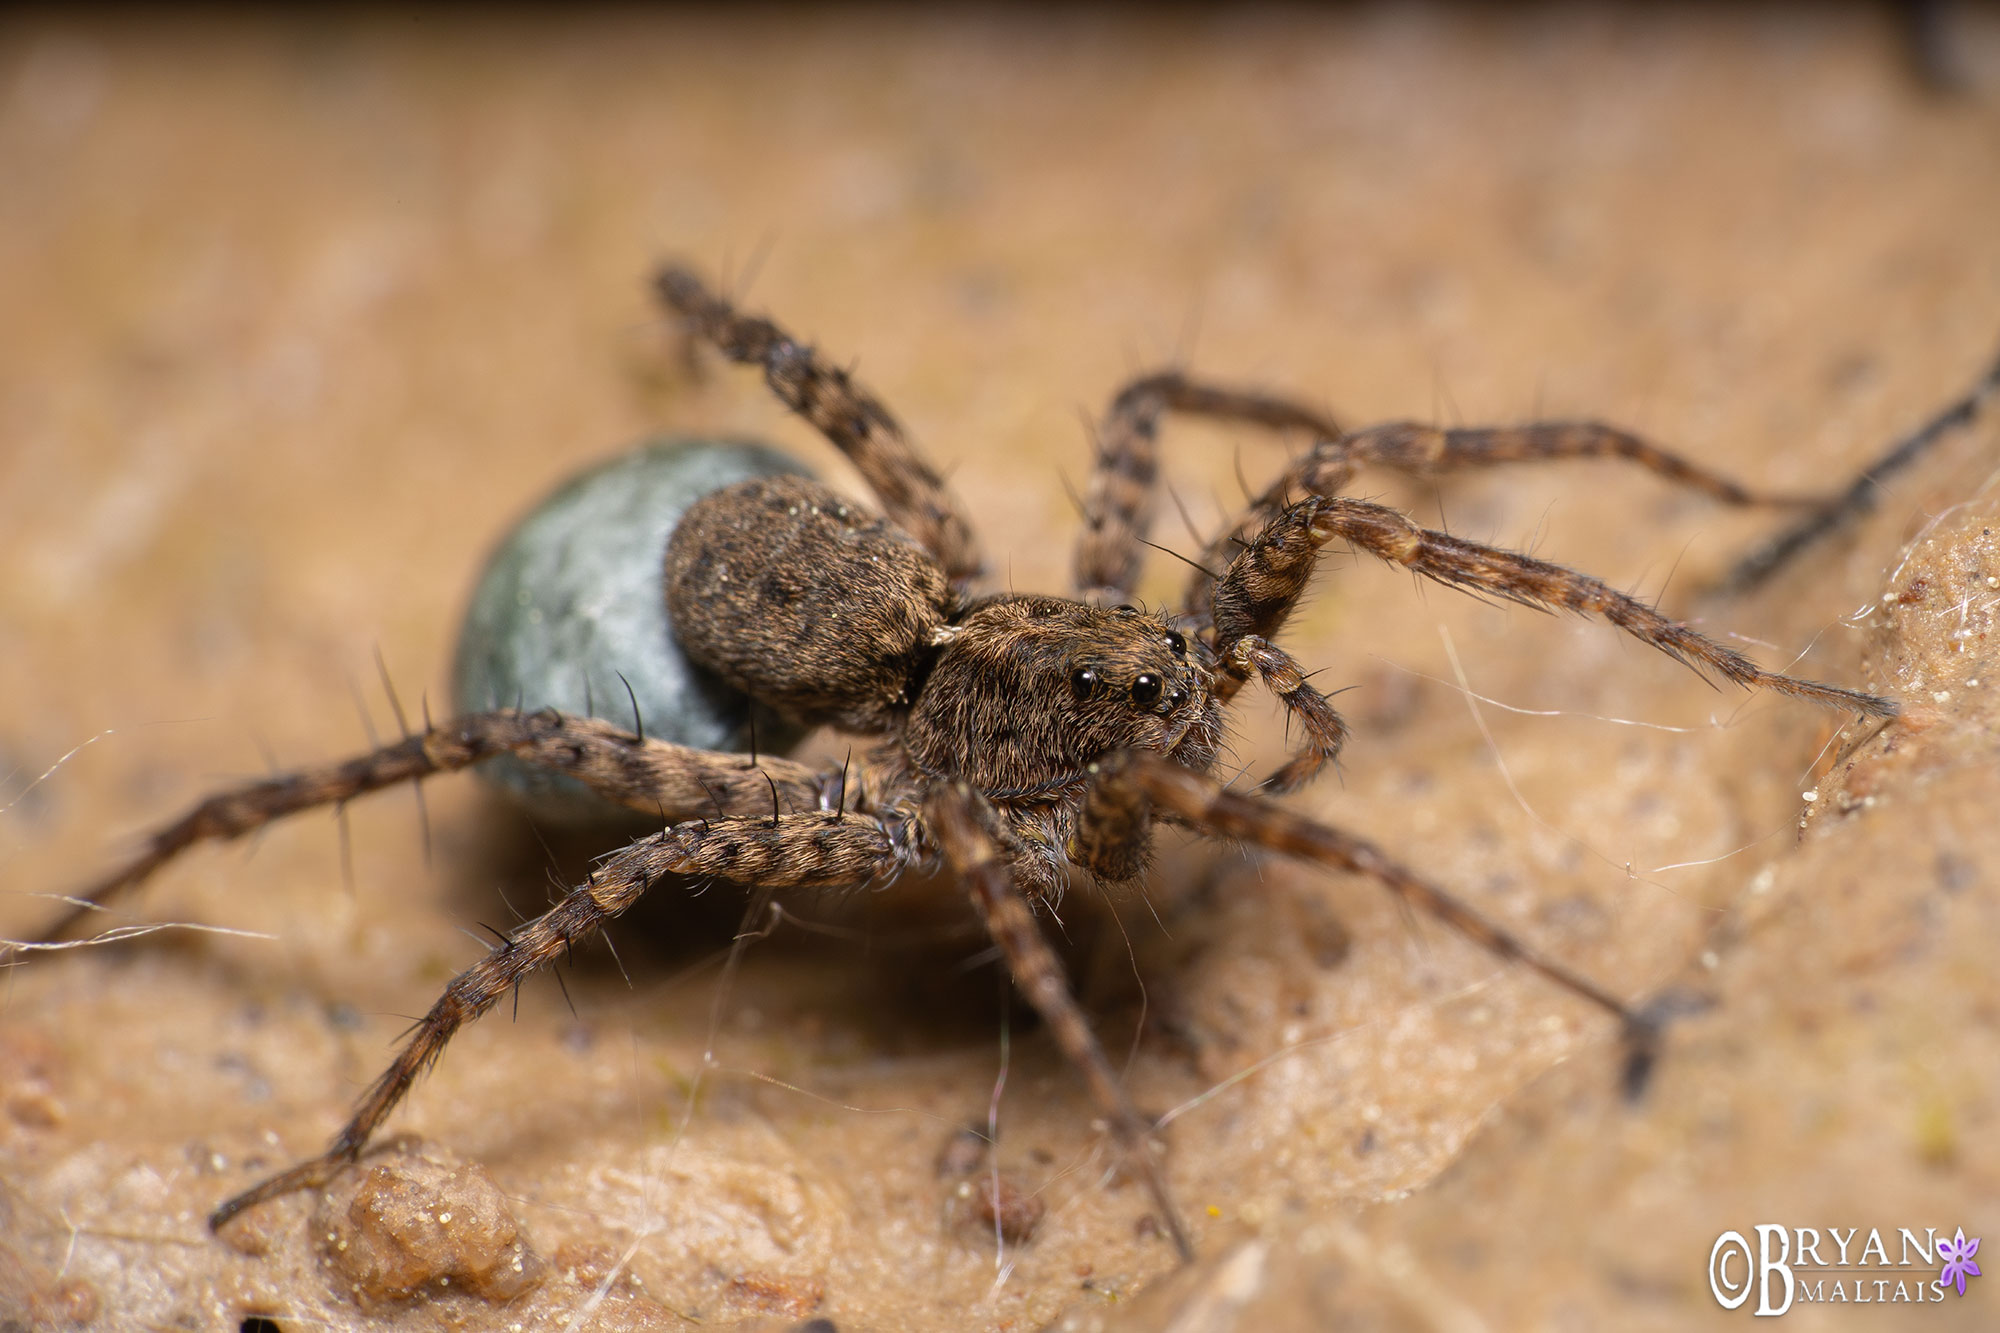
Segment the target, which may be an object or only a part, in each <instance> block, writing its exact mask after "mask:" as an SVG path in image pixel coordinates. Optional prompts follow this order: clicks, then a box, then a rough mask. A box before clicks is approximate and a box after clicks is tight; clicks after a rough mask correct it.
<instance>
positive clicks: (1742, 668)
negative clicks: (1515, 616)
mask: <svg viewBox="0 0 2000 1333" xmlns="http://www.w3.org/2000/svg"><path fill="white" fill-rule="evenodd" d="M1336 538H1338V539H1341V540H1344V541H1347V542H1349V543H1350V544H1352V545H1353V546H1355V547H1356V548H1358V549H1360V550H1364V551H1367V552H1368V553H1369V554H1371V555H1374V556H1378V557H1380V558H1381V559H1383V560H1387V561H1389V562H1391V563H1393V564H1399V565H1402V566H1403V567H1404V568H1406V569H1409V570H1410V571H1411V572H1413V573H1416V574H1421V575H1423V576H1424V577H1425V578H1428V579H1432V580H1434V581H1436V582H1438V583H1443V584H1446V585H1448V586H1450V587H1454V588H1459V589H1462V590H1464V591H1468V592H1472V593H1487V594H1491V595H1493V596H1496V597H1501V598H1505V599H1506V600H1508V601H1511V602H1518V603H1520V604H1521V605H1523V606H1530V607H1535V608H1537V609H1539V610H1545V611H1556V610H1563V611H1574V612H1576V613H1578V614H1580V615H1589V616H1597V617H1600V618H1602V619H1604V620H1606V621H1608V622H1609V623H1611V624H1612V625H1614V626H1616V627H1617V628H1619V629H1621V630H1623V631H1625V633H1627V634H1629V635H1631V636H1632V637H1633V638H1635V639H1638V640H1639V641H1640V642H1642V643H1647V644H1650V645H1652V646H1653V647H1655V648H1657V649H1659V650H1660V651H1661V652H1663V653H1666V654H1667V655H1668V656H1669V657H1672V658H1675V659H1676V660H1678V661H1680V662H1682V663H1684V664H1685V665H1687V666H1689V667H1691V668H1693V669H1694V670H1695V671H1697V672H1703V673H1708V672H1712V673H1714V674H1715V675H1718V676H1721V677H1723V678H1724V679H1725V680H1730V681H1733V682H1735V683H1736V684H1738V685H1742V686H1745V687H1754V688H1759V689H1767V690H1772V691H1775V692H1777V693H1779V694H1788V695H1791V696H1793V697H1794V698H1799V699H1806V700H1810V701H1811V702H1813V703H1817V704H1824V705H1826V706H1827V707H1830V708H1847V709H1853V710H1854V711H1855V712H1857V713H1861V714H1864V715H1866V716H1869V717H1895V716H1897V715H1898V713H1900V711H1901V706H1900V705H1898V704H1897V703H1896V701H1895V700H1893V699H1885V698H1883V697H1882V696H1880V695H1876V694H1867V693H1863V692H1862V691H1859V690H1845V689H1841V688H1839V687H1837V686H1833V685H1823V684H1820V683H1819V682H1817V681H1811V680H1803V679H1800V678H1799V677H1797V676H1787V675H1784V674H1782V673H1780V672H1776V671H1766V670H1765V669H1764V668H1762V667H1760V666H1758V665H1757V664H1756V663H1755V662H1752V661H1751V660H1750V659H1749V658H1747V657H1745V656H1744V655H1743V654H1741V653H1739V652H1737V651H1736V650H1735V649H1733V648H1726V647H1724V646H1723V645H1721V644H1719V643H1717V642H1715V641H1714V640H1713V639H1710V638H1708V637H1707V636H1705V635H1703V634H1701V633H1700V632H1699V631H1697V630H1695V629H1693V628H1691V627H1689V626H1687V625H1684V624H1682V623H1681V622H1679V621H1676V620H1670V619H1668V618H1667V617H1666V616H1663V615H1661V614H1660V613H1659V612H1658V611H1655V610H1654V609H1653V608H1652V607H1650V606H1648V605H1647V604H1646V603H1644V602H1642V601H1640V600H1638V599H1637V598H1635V597H1631V596H1628V595H1627V594H1625V593H1622V592H1619V591H1618V590H1617V589H1616V588H1613V587H1611V586H1610V585H1609V584H1607V583H1605V582H1603V581H1602V580H1601V579H1595V578H1592V577H1591V576H1590V575H1588V574H1580V573H1578V572H1577V571H1576V570H1573V569H1569V568H1567V567H1565V566H1563V565H1558V564H1553V563H1551V562H1549V561H1547V560H1537V559H1535V558H1534V557H1533V556H1528V555H1522V554H1520V553H1518V552H1515V551H1508V550H1503V549H1501V548H1500V547H1496V546H1487V545H1484V544H1482V543H1480V542H1474V541H1467V540H1465V539H1464V538H1462V537H1454V536H1452V535H1451V534H1449V533H1445V532H1436V531H1433V530H1431V529H1429V528H1423V527H1419V526H1417V524H1416V523H1414V522H1413V521H1411V519H1410V518H1409V516H1408V515H1406V514H1404V513H1402V512H1401V511H1400V510H1396V509H1391V508H1389V507H1388V506H1387V505H1379V504H1373V503H1370V502H1369V501H1366V500H1355V499H1350V498H1347V497H1345V496H1335V497H1330V498H1329V497H1324V496H1310V497H1308V498H1306V499H1304V500H1301V501H1300V502H1298V503H1297V504H1295V505H1293V506H1291V507H1290V508H1288V509H1286V510H1285V511H1284V512H1283V513H1282V514H1280V515H1279V516H1278V518H1277V520H1276V521H1274V522H1272V523H1270V524H1268V525H1267V526H1266V527H1265V529H1264V531H1263V533H1261V534H1260V535H1259V537H1258V545H1259V546H1263V545H1268V546H1270V547H1271V548H1272V549H1274V550H1275V551H1277V552H1278V553H1280V555H1281V556H1282V558H1274V559H1272V560H1268V561H1265V562H1262V563H1261V564H1256V565H1251V564H1247V563H1245V560H1239V561H1238V562H1237V564H1236V565H1232V566H1231V569H1230V574H1231V575H1232V576H1233V575H1236V574H1237V573H1238V572H1239V568H1240V569H1241V570H1242V571H1244V574H1245V577H1244V578H1243V579H1242V580H1241V596H1240V598H1238V597H1237V596H1236V590H1234V589H1232V588H1231V585H1230V580H1228V579H1225V581H1224V583H1223V584H1221V585H1219V586H1218V587H1217V589H1216V611H1215V615H1216V620H1217V628H1216V632H1217V634H1218V636H1219V637H1220V636H1222V635H1224V634H1227V633H1235V632H1238V630H1239V629H1240V630H1242V631H1245V632H1256V633H1262V634H1266V635H1269V634H1272V633H1275V632H1276V630H1277V628H1278V626H1279V625H1281V624H1282V623H1283V620H1284V617H1285V616H1286V615H1287V614H1289V612H1290V610H1291V607H1292V605H1293V604H1294V603H1295V602H1296V601H1297V599H1298V595H1299V593H1300V592H1301V591H1303V589H1304V587H1305V584H1306V582H1307V580H1309V579H1310V578H1311V576H1312V565H1313V559H1312V558H1311V557H1312V555H1313V553H1316V552H1317V551H1318V549H1319V548H1320V547H1322V546H1324V545H1325V544H1326V543H1327V542H1330V541H1333V540H1335V539H1336ZM1256 549H1257V547H1255V546H1253V548H1252V551H1246V552H1245V553H1244V556H1245V557H1246V558H1247V557H1249V556H1250V555H1251V554H1253V552H1254V551H1255V550H1256ZM1252 573H1255V574H1256V575H1258V577H1257V578H1252V577H1250V575H1251V574H1252Z"/></svg>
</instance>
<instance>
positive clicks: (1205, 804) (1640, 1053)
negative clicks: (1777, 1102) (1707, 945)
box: [1072, 750, 1659, 1096]
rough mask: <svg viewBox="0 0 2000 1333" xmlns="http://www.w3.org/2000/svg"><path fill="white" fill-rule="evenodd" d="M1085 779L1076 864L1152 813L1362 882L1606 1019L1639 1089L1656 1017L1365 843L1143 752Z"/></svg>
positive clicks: (1097, 768) (1121, 842)
mask: <svg viewBox="0 0 2000 1333" xmlns="http://www.w3.org/2000/svg"><path fill="white" fill-rule="evenodd" d="M1091 774H1092V776H1091V784H1090V787H1089V789H1088V790H1087V791H1086V792H1085V794H1084V800H1083V811H1082V814H1081V815H1080V816H1079V818H1078V820H1077V829H1076V833H1075V835H1074V838H1073V842H1074V847H1073V849H1072V855H1073V856H1074V857H1075V858H1076V859H1077V860H1078V861H1080V862H1082V863H1084V864H1092V865H1096V864H1115V863H1117V862H1118V861H1119V860H1120V858H1121V857H1128V856H1129V855H1130V853H1129V850H1128V847H1129V844H1130V842H1131V840H1132V839H1134V838H1143V837H1144V836H1145V828H1146V823H1147V821H1148V820H1149V818H1150V816H1151V812H1152V811H1153V810H1156V809H1157V810H1162V811H1166V812H1169V813H1171V814H1173V815H1174V816H1176V817H1177V818H1178V819H1180V820H1181V821H1183V822H1185V823H1186V824H1187V825H1188V826H1190V827H1192V828H1194V829H1196V830H1198V831H1200V832H1202V833H1206V834H1209V835H1211V836H1214V837H1221V838H1234V839H1237V840H1239V841H1242V842H1247V843H1251V844H1254V845H1255V846H1259V847H1265V848H1269V849H1270V850H1272V851H1275V852H1282V853H1284V854H1286V855H1288V856H1294V857H1297V858H1299V859H1300V860H1303V861H1311V862H1313V863H1315V864H1318V865H1323V866H1331V867H1333V868H1335V869H1339V870H1347V871H1351V872H1353V873H1355V874H1359V875H1365V876H1367V877H1368V878H1370V879H1372V880H1374V881H1375V882H1376V883H1378V884H1380V885H1382V886H1383V887H1384V888H1386V889H1388V890H1389V891H1390V892H1392V893H1394V894H1396V895H1397V896H1398V897H1400V898H1401V899H1403V900H1404V901H1405V902H1407V903H1409V904H1410V905H1411V906H1412V907H1415V908H1417V909H1418V910H1419V911H1422V912H1425V913H1428V914H1429V915H1430V916H1432V917H1435V918H1436V919H1438V920H1439V921H1442V922H1444V923H1445V924H1446V925H1447V926H1449V927H1451V928H1452V929H1453V930H1455V931H1457V932H1458V933H1459V934H1461V935H1463V936H1465V937H1466V938H1467V939H1469V940H1471V941H1472V942H1473V943H1474V944H1477V945H1478V946H1480V947H1481V948H1483V949H1485V950H1487V951H1488V952H1489V953H1492V954H1494V955H1495V956H1496V957H1499V958H1503V959H1506V960H1508V961H1510V962H1517V963H1521V964H1523V965H1524V966H1526V967H1529V968H1532V969H1533V970H1534V971H1536V972H1539V973H1540V974H1541V975H1542V976H1544V977H1547V978H1548V979H1549V980H1550V981H1553V982H1554V983H1555V984H1556V985H1558V986H1560V987H1562V988H1563V989H1564V990H1566V991H1569V992H1570V993H1571V994H1573V995H1578V996H1581V997H1582V998H1583V999H1585V1000H1588V1001H1589V1002H1590V1003H1591V1004H1593V1005H1595V1006H1597V1007H1598V1008H1600V1009H1602V1010H1604V1011H1605V1012H1606V1013H1608V1014H1610V1015H1611V1016H1612V1017H1614V1018H1616V1019H1617V1020H1618V1023H1619V1027H1620V1030H1621V1031H1622V1033H1623V1034H1624V1038H1625V1045H1626V1053H1625V1067H1624V1072H1623V1082H1624V1086H1625V1088H1626V1091H1627V1093H1628V1094H1629V1095H1635V1096H1636V1095H1637V1094H1638V1092H1639V1091H1640V1090H1641V1089H1643V1088H1644V1086H1645V1081H1646V1077H1647V1074H1648V1073H1649V1072H1650V1070H1651V1068H1652V1063H1653V1060H1654V1058H1655V1056H1656V1054H1657V1051H1658V1044H1659V1025H1658V1022H1657V1020H1656V1019H1654V1018H1652V1017H1650V1016H1649V1015H1648V1014H1646V1013H1645V1012H1642V1011H1640V1010H1637V1009H1634V1008H1632V1007H1631V1006H1629V1005H1627V1004H1626V1003H1625V1002H1624V1001H1622V1000H1620V999H1619V998H1618V997H1617V996H1615V995H1613V994H1612V993H1611V992H1610V991H1608V990H1606V989H1605V988H1604V987H1602V986H1600V985H1598V984H1597V983H1596V982H1594V981H1592V980H1591V979H1590V978H1588V977H1586V976H1584V975H1583V974H1582V973H1580V972H1577V971H1575V970H1574V969H1572V968H1569V967H1566V966H1564V965H1563V964H1562V963H1560V962H1558V961H1556V960H1555V959H1553V958H1550V957H1549V956H1548V955H1546V954H1544V953H1542V952H1541V951H1539V950H1537V949H1535V948H1534V947H1533V946H1532V945H1530V944H1528V943H1527V942H1526V941H1525V940H1523V939H1521V937H1520V936H1518V935H1516V934H1514V933H1513V932H1512V931H1510V930H1508V929H1507V928H1506V927H1504V926H1502V925H1500V924H1499V923H1498V922H1495V921H1493V920H1492V919H1491V918H1489V917H1487V916H1485V915H1484V914H1483V913H1481V912H1479V911H1478V910H1476V909H1475V908H1473V907H1471V906H1470V905H1469V904H1467V903H1465V902H1464V901H1462V900H1461V899H1459V898H1458V897H1456V896H1455V895H1453V894H1451V893H1448V892H1447V891H1445V890H1444V889H1441V888H1439V887H1438V886H1437V885H1435V884H1432V883H1431V882H1430V881H1428V880H1426V879H1424V878H1423V877H1422V876H1420V875H1417V874H1416V873H1415V872H1413V871H1410V870H1407V869H1405V868H1404V867H1403V866H1401V865H1399V864H1398V863H1397V862H1396V861H1394V860H1392V859H1391V858H1390V857H1389V856H1388V855H1387V854H1386V853H1384V852H1383V851H1382V850H1381V849H1380V848H1378V847H1376V846H1375V845H1374V844H1373V843H1370V842H1367V841H1366V840H1364V839H1361V838H1357V837H1355V836H1354V835H1352V834H1349V833H1343V832H1341V831H1340V830H1339V829H1336V828H1332V827H1329V826H1328V825H1325V824H1320V823H1316V822H1314V821H1313V820H1310V819H1307V818H1305V817H1304V816H1302V815H1298V814H1295V813H1293V812H1292V811H1290V810H1287V809H1286V808H1285V807H1284V806H1282V805H1279V804H1277V803H1276V802H1274V801H1271V800H1267V799H1262V798H1258V797H1253V796H1243V795H1239V794H1237V793H1235V792H1232V791H1229V790H1228V789H1226V788H1225V787H1224V786H1223V785H1222V784H1221V783H1220V782H1217V781H1216V780H1215V779H1214V778H1211V777H1208V776H1206V775H1204V774H1201V773H1196V772H1194V771H1193V770H1192V769H1187V768H1183V767H1181V766H1180V765H1179V764H1176V763H1173V762H1171V761H1170V760H1167V759H1164V758H1162V757H1160V756H1159V755H1155V754H1149V753H1146V752H1144V751H1139V750H1121V751H1118V752H1116V753H1114V754H1109V755H1106V756H1104V757H1103V758H1102V759H1100V760H1098V761H1097V763H1096V764H1094V765H1092V769H1091Z"/></svg>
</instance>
